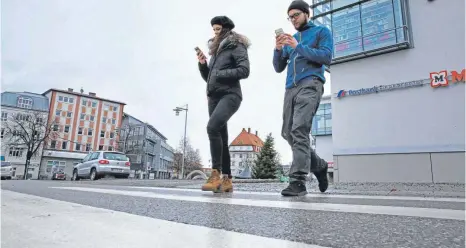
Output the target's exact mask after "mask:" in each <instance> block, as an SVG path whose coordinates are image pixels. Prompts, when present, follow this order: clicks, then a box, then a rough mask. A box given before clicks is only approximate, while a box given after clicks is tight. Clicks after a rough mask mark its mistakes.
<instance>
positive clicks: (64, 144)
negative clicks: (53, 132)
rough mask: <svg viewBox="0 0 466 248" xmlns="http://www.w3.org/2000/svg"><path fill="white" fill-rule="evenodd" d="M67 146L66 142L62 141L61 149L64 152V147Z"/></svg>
mask: <svg viewBox="0 0 466 248" xmlns="http://www.w3.org/2000/svg"><path fill="white" fill-rule="evenodd" d="M67 146H68V141H63V142H62V143H61V149H63V150H66V147H67Z"/></svg>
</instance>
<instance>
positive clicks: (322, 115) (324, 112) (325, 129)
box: [311, 103, 332, 136]
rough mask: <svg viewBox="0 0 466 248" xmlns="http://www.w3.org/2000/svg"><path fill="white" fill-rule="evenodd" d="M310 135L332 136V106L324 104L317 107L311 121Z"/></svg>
mask: <svg viewBox="0 0 466 248" xmlns="http://www.w3.org/2000/svg"><path fill="white" fill-rule="evenodd" d="M311 133H312V135H316V136H318V135H331V134H332V105H331V104H330V103H324V104H321V105H320V106H319V108H318V109H317V112H316V114H315V116H314V119H313V120H312V131H311Z"/></svg>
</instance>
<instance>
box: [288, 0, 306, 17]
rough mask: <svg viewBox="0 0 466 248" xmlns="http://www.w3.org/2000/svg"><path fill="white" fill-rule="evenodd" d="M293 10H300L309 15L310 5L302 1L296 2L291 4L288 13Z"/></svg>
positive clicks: (297, 0) (296, 0)
mask: <svg viewBox="0 0 466 248" xmlns="http://www.w3.org/2000/svg"><path fill="white" fill-rule="evenodd" d="M292 9H299V10H301V11H302V12H304V13H306V14H309V4H307V3H306V2H304V1H302V0H295V1H293V2H291V4H290V7H288V12H290V10H292Z"/></svg>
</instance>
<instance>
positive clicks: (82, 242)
mask: <svg viewBox="0 0 466 248" xmlns="http://www.w3.org/2000/svg"><path fill="white" fill-rule="evenodd" d="M2 205H3V206H2V248H16V247H31V245H32V246H33V247H35V248H50V247H67V248H82V247H89V248H92V247H119V248H134V247H138V248H146V247H147V248H154V247H164V248H172V247H173V248H180V247H199V248H210V247H226V248H229V247H238V248H240V247H241V248H243V247H266V248H273V247H277V248H285V247H286V248H325V247H322V246H317V245H308V244H303V243H297V242H291V241H285V240H280V239H273V238H266V237H260V236H255V235H251V234H244V233H238V232H232V231H225V230H221V229H214V228H208V227H203V226H194V225H188V224H182V223H176V222H171V221H165V220H159V219H154V218H149V217H145V216H139V215H132V214H129V213H123V212H117V211H112V210H108V209H101V208H95V207H90V206H85V205H80V204H75V203H70V202H64V201H58V200H52V199H48V198H42V197H38V196H32V195H26V194H21V193H16V192H12V191H7V190H2Z"/></svg>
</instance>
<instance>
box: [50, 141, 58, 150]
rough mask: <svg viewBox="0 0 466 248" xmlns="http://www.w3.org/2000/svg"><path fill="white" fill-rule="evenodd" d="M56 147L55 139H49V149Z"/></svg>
mask: <svg viewBox="0 0 466 248" xmlns="http://www.w3.org/2000/svg"><path fill="white" fill-rule="evenodd" d="M56 148H57V141H55V140H52V141H50V149H56Z"/></svg>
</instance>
